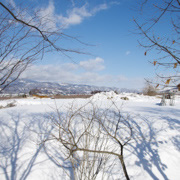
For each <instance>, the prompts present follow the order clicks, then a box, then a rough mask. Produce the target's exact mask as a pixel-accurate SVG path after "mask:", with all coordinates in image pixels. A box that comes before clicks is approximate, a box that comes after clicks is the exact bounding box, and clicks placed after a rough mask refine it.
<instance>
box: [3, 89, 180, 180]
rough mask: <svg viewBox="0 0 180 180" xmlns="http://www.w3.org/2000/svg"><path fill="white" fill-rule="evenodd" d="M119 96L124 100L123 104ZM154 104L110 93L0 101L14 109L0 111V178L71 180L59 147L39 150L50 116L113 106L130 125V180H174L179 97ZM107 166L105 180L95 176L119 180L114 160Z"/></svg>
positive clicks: (178, 163) (179, 162)
mask: <svg viewBox="0 0 180 180" xmlns="http://www.w3.org/2000/svg"><path fill="white" fill-rule="evenodd" d="M124 97H127V98H128V100H123V98H124ZM160 101H161V99H160V97H149V96H143V95H138V94H132V93H124V94H120V95H116V94H114V93H113V92H109V93H100V94H96V95H94V96H92V97H91V98H89V99H33V98H26V99H15V100H2V101H0V107H6V106H7V104H10V103H12V102H13V103H14V104H15V105H16V106H14V107H9V108H1V109H0V179H1V180H5V179H6V180H10V179H11V180H20V179H21V180H24V179H28V180H51V179H63V180H66V179H72V174H71V173H72V169H71V168H70V163H69V160H68V159H66V160H65V159H63V158H62V156H61V153H62V154H63V153H64V152H62V151H61V147H60V146H58V144H56V142H55V141H54V142H53V143H55V144H56V145H54V144H53V143H52V144H51V145H52V147H48V146H47V149H44V147H43V143H42V142H43V140H44V139H48V137H49V132H52V129H51V125H52V124H51V123H52V122H51V121H50V119H51V118H50V117H53V116H54V115H55V114H57V109H58V111H59V112H61V113H64V114H66V113H67V111H68V109H69V107H74V108H77V107H81V106H83V105H84V104H88V102H90V103H91V104H93V105H94V106H96V107H98V108H100V109H105V108H107V109H111V108H112V109H113V108H114V106H113V105H115V107H116V108H118V109H119V110H120V112H121V113H122V114H123V116H126V117H129V121H132V124H133V125H134V128H135V129H134V133H135V134H136V136H135V138H134V139H132V140H131V141H130V142H129V144H128V145H126V146H125V149H124V154H125V164H126V166H127V171H128V174H129V176H130V179H133V180H144V179H147V180H150V179H155V180H157V179H159V180H163V179H169V180H179V179H180V173H179V169H180V97H176V99H175V106H170V105H169V102H168V100H167V106H160V105H159V103H160ZM72 104H73V106H72ZM116 108H115V110H116ZM80 126H81V124H75V125H74V127H75V128H77V127H80ZM47 151H48V153H47ZM111 166H113V167H109V173H112V174H111V175H109V177H108V178H106V176H104V178H100V176H97V177H98V178H99V179H125V177H124V176H123V173H122V167H121V165H120V164H119V162H116V161H114V163H113V165H112V164H111ZM110 169H111V170H110ZM106 170H107V171H108V169H106ZM100 174H101V173H100Z"/></svg>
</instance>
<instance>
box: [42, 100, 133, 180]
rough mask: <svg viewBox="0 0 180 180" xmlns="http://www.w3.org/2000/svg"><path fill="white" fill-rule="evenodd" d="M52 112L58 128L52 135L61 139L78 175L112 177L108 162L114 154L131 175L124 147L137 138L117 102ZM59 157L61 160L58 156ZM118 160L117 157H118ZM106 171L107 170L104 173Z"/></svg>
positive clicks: (53, 137)
mask: <svg viewBox="0 0 180 180" xmlns="http://www.w3.org/2000/svg"><path fill="white" fill-rule="evenodd" d="M57 114H58V116H51V119H52V122H53V124H54V129H53V131H52V133H51V135H50V137H49V138H48V139H45V140H44V145H45V147H48V143H49V142H51V141H52V142H56V143H57V142H58V144H59V146H60V147H59V149H60V150H61V153H62V154H63V155H64V156H65V157H64V161H65V160H69V161H70V162H71V165H72V168H73V172H74V173H73V174H74V179H96V178H97V177H98V176H100V177H103V179H108V177H107V176H110V175H112V174H113V173H110V174H109V175H108V173H107V172H108V170H107V165H108V164H109V166H108V167H110V165H111V164H112V162H113V161H110V159H111V160H112V158H113V157H114V158H115V160H118V162H119V163H120V164H121V166H122V170H123V173H124V176H125V178H126V179H127V180H128V179H130V178H129V175H128V172H127V168H126V165H125V162H124V147H125V146H126V145H127V144H128V143H129V141H130V140H131V139H132V138H133V130H132V126H131V123H130V122H129V118H128V117H124V116H123V115H122V114H121V112H120V110H118V108H117V106H116V105H115V103H112V104H111V106H110V107H109V108H107V109H105V110H104V109H101V108H100V107H96V106H95V105H94V103H87V104H85V105H83V106H81V107H80V108H76V107H75V106H73V105H72V106H71V107H70V108H68V113H66V114H64V113H61V112H59V111H58V109H57ZM57 161H58V160H57ZM116 162H117V161H116ZM104 173H105V174H104Z"/></svg>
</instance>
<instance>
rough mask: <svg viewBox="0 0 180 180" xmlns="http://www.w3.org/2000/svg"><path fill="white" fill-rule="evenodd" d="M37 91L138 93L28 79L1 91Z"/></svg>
mask: <svg viewBox="0 0 180 180" xmlns="http://www.w3.org/2000/svg"><path fill="white" fill-rule="evenodd" d="M33 89H38V91H39V92H41V93H42V94H64V95H66V94H91V92H92V91H112V90H114V91H117V92H138V91H137V90H132V89H126V88H122V89H119V88H115V87H98V86H90V85H81V84H65V83H62V84H60V83H54V82H38V81H33V80H29V79H18V80H17V81H15V82H14V83H12V84H11V85H10V86H9V87H7V88H6V89H5V90H3V91H2V93H6V94H19V93H25V94H28V93H29V92H30V91H31V90H33Z"/></svg>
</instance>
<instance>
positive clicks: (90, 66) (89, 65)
mask: <svg viewBox="0 0 180 180" xmlns="http://www.w3.org/2000/svg"><path fill="white" fill-rule="evenodd" d="M79 65H80V66H81V67H83V68H84V69H85V70H87V71H101V70H103V69H105V66H104V59H102V58H100V57H97V58H95V59H90V60H88V61H81V62H80V63H79Z"/></svg>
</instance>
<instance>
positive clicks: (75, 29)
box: [9, 0, 155, 89]
mask: <svg viewBox="0 0 180 180" xmlns="http://www.w3.org/2000/svg"><path fill="white" fill-rule="evenodd" d="M9 2H10V3H11V4H12V5H14V6H19V4H18V1H13V0H9ZM138 2H139V3H140V1H138ZM23 6H28V7H33V8H41V10H42V13H43V15H48V17H49V18H50V19H53V20H54V19H55V20H56V24H55V25H54V24H50V26H51V25H52V26H56V25H58V24H59V25H60V26H61V27H63V28H62V31H63V32H64V33H66V34H68V35H71V36H74V37H78V38H79V40H81V41H82V42H85V43H87V44H89V45H93V46H86V45H83V44H80V43H77V42H74V41H65V40H62V41H59V45H60V46H63V47H66V48H74V49H78V50H80V51H84V52H87V53H89V54H90V55H88V54H86V55H83V54H68V55H69V56H70V57H71V58H68V57H66V56H64V55H62V54H59V53H55V52H53V53H49V54H46V55H45V56H44V58H43V60H41V61H37V62H36V63H35V64H33V65H32V66H31V67H29V68H28V69H27V71H25V72H24V73H23V75H22V76H21V77H22V78H30V79H34V80H40V81H53V82H59V83H77V84H89V85H99V86H114V87H119V88H135V89H141V88H142V87H144V85H145V81H144V78H150V77H153V76H155V73H154V67H153V66H152V65H151V64H150V63H148V60H152V59H151V56H153V54H150V55H149V54H148V55H149V56H144V52H145V50H144V49H143V48H141V47H140V46H139V44H138V42H137V40H138V39H139V38H140V36H138V35H137V34H136V26H135V24H134V22H133V17H135V18H137V19H138V18H139V17H140V16H139V12H138V10H137V8H138V7H139V6H138V4H137V1H134V0H118V1H108V0H99V1H95V0H91V1H85V0H84V1H78V3H77V1H75V0H74V1H73V0H27V1H26V2H25V3H23ZM138 20H139V21H141V19H140V18H139V19H138Z"/></svg>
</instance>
